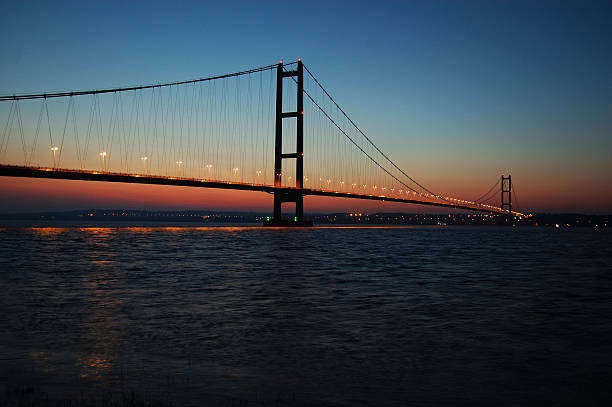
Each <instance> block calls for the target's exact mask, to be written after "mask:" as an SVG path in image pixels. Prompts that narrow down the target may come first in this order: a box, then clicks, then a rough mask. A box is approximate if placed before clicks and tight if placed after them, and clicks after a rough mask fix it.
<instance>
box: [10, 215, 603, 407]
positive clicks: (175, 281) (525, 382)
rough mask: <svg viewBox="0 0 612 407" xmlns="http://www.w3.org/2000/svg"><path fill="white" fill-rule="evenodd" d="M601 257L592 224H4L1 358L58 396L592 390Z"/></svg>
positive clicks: (446, 399) (598, 356)
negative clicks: (555, 226)
mask: <svg viewBox="0 0 612 407" xmlns="http://www.w3.org/2000/svg"><path fill="white" fill-rule="evenodd" d="M611 260H612V245H611V244H610V233H609V232H608V231H602V230H599V231H594V230H592V229H573V230H571V231H569V230H567V231H560V230H554V229H535V228H519V229H510V228H494V227H485V228H476V227H465V228H460V227H456V228H453V227H448V228H439V227H379V228H372V227H368V228H361V227H347V228H337V227H332V228H312V229H290V228H289V229H269V228H252V227H221V228H219V227H159V228H158V227H143V226H137V227H95V228H93V227H92V228H90V227H71V228H61V227H44V228H4V229H0V287H1V288H2V292H3V295H2V296H1V297H0V305H1V307H2V308H1V309H2V310H3V313H2V317H1V319H0V335H1V339H2V340H1V341H0V352H1V357H0V366H2V373H3V375H2V376H3V377H4V378H5V379H6V381H7V383H8V385H7V386H9V388H12V387H10V386H13V387H17V388H19V386H21V385H22V384H23V383H34V384H35V386H36V388H37V389H42V390H41V391H45V392H47V393H49V394H51V395H53V397H57V398H59V399H62V398H66V399H68V398H70V397H72V395H74V394H80V393H79V392H82V391H84V389H86V390H87V391H107V392H117V391H122V390H124V389H136V390H138V391H142V392H145V393H146V394H149V395H150V397H151V398H152V399H157V398H162V399H163V398H164V397H168V398H169V400H171V401H175V403H174V404H175V405H182V404H190V403H191V404H192V405H201V404H202V403H203V402H208V404H210V405H216V404H220V405H228V400H230V401H229V403H230V405H231V402H232V401H231V400H233V399H232V398H236V399H237V400H248V401H250V402H252V403H251V404H254V403H255V402H256V401H266V402H268V401H269V402H275V401H276V400H279V399H280V400H281V403H280V404H282V405H347V406H348V405H351V406H352V405H405V404H406V403H407V402H410V403H411V404H417V405H425V404H427V405H430V404H486V405H490V404H502V405H503V404H507V405H524V404H548V403H555V402H559V403H561V402H564V403H565V402H568V401H569V402H570V404H572V403H571V401H572V400H573V401H576V402H578V401H579V402H580V403H579V404H589V401H598V400H600V398H601V397H607V396H610V390H609V389H607V387H604V386H602V385H601V384H602V383H607V382H609V381H610V380H609V379H611V378H612V377H611V373H610V372H612V346H611V345H610V344H611V343H612V332H611V331H612V319H611V317H610V312H609V310H610V309H612V270H611V267H610V264H611V262H610V261H611ZM7 394H8V393H7ZM11 394H12V393H11ZM5 397H8V396H5ZM228 397H229V398H230V399H228ZM1 400H2V398H0V401H1ZM0 404H1V403H0ZM7 404H10V403H7ZM243 404H244V403H243Z"/></svg>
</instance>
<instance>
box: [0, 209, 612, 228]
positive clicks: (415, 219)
mask: <svg viewBox="0 0 612 407" xmlns="http://www.w3.org/2000/svg"><path fill="white" fill-rule="evenodd" d="M266 216H269V214H267V213H253V212H216V211H202V210H185V211H143V210H130V209H89V210H79V211H64V212H37V213H17V214H0V226H15V225H19V224H24V226H25V225H28V226H31V225H35V224H41V225H45V224H49V223H55V222H66V223H72V222H74V223H78V224H111V223H112V224H128V223H131V224H139V223H144V224H146V225H150V226H160V225H162V226H163V224H172V225H176V224H180V225H185V226H187V225H188V226H237V225H238V226H260V225H261V224H262V223H263V221H264V219H265V218H266ZM307 218H310V219H312V220H313V222H314V224H315V225H316V226H329V225H332V226H333V225H337V226H340V225H346V226H374V225H395V226H402V225H404V226H419V225H422V226H428V225H429V226H485V225H497V226H502V225H510V226H548V227H608V226H609V225H610V219H611V218H612V216H611V215H585V214H534V215H533V216H531V217H529V218H527V219H519V218H516V217H507V216H504V215H496V214H466V213H459V214H456V213H455V214H453V213H451V214H415V213H386V212H377V213H328V214H310V215H308V214H307Z"/></svg>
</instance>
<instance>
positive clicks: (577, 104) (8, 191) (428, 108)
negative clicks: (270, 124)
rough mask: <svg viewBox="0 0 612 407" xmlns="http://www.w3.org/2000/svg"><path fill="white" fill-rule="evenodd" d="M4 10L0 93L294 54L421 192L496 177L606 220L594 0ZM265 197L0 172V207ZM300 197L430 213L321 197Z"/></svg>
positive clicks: (205, 202) (113, 82)
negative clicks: (416, 182) (502, 176)
mask: <svg viewBox="0 0 612 407" xmlns="http://www.w3.org/2000/svg"><path fill="white" fill-rule="evenodd" d="M3 3H4V4H3V6H2V7H3V12H2V14H0V35H1V36H2V38H3V40H2V42H1V45H0V52H1V55H2V57H1V58H0V94H2V95H7V94H13V93H28V92H39V91H47V92H49V91H54V90H83V89H92V88H95V89H99V88H107V87H115V86H129V85H138V84H149V83H159V82H166V81H174V80H183V79H192V78H198V77H203V76H209V75H216V74H224V73H228V72H235V71H239V70H243V69H248V68H253V67H258V66H264V65H268V64H274V63H276V62H278V61H279V60H281V59H283V60H295V59H297V58H301V59H302V60H303V61H304V62H305V64H307V66H308V67H309V68H310V69H311V70H313V71H314V72H315V73H316V75H317V77H318V78H319V79H320V80H321V81H322V82H323V84H324V86H326V88H327V89H328V90H329V91H330V93H331V94H332V95H333V96H334V98H335V99H336V101H338V103H339V104H340V105H342V107H343V108H344V109H345V110H346V111H347V112H348V113H349V114H350V115H351V117H353V118H354V119H355V120H356V121H357V123H358V125H359V126H360V127H361V128H362V129H363V130H364V131H365V132H366V133H367V134H368V135H369V137H370V138H372V139H373V140H374V141H375V142H376V143H377V144H378V145H379V146H380V147H381V148H382V150H384V151H386V152H387V153H388V155H389V156H390V157H391V158H393V159H394V160H395V161H396V162H397V163H398V164H400V166H401V167H402V168H403V169H404V170H405V171H406V172H407V173H408V174H410V175H411V176H414V177H415V178H416V179H418V180H420V181H422V182H423V183H425V184H426V185H428V186H429V187H431V189H433V190H435V191H442V192H443V193H444V194H448V195H450V196H456V197H460V198H464V199H475V198H477V197H478V196H480V195H482V194H483V193H484V192H486V190H487V189H488V188H489V187H490V186H491V185H492V184H493V183H494V182H495V181H496V180H497V179H498V178H499V176H500V174H501V173H506V174H507V173H511V174H512V179H513V182H514V185H515V190H516V193H517V197H518V200H519V205H520V209H521V210H523V211H527V212H529V211H533V212H584V213H612V188H611V186H612V159H611V158H610V157H611V152H612V74H611V73H612V52H611V50H612V25H611V24H610V21H612V20H611V19H612V3H610V2H609V1H608V2H595V1H575V2H565V1H539V2H535V1H524V2H523V1H513V2H510V1H464V2H455V1H405V2H399V1H398V2H391V1H389V2H356V1H351V2H348V1H347V2H341V1H338V2H330V1H327V2H316V1H308V2H306V1H304V2H297V3H295V2H294V3H289V2H255V1H253V2H247V1H244V2H240V1H238V2H201V1H199V2H195V1H194V2H188V1H184V2H170V1H168V2H156V1H147V2H145V1H136V2H121V3H120V2H112V1H107V2H62V1H58V2H33V1H23V2H7V1H5V2H3ZM85 3H86V4H85ZM0 103H2V102H0ZM0 125H2V126H4V123H0ZM270 137H271V138H272V137H273V134H271V135H270ZM305 159H308V157H305ZM271 205H272V199H271V196H270V195H268V194H264V193H258V192H236V191H231V192H228V191H221V190H211V189H195V188H191V189H190V188H184V187H163V186H146V185H141V186H139V185H125V184H110V183H97V182H83V181H64V180H62V181H60V180H38V179H15V178H0V212H2V213H10V212H22V211H45V210H72V209H88V208H124V207H126V208H137V209H214V210H224V209H227V210H234V209H239V210H253V211H266V210H270V211H271ZM305 205H306V212H309V211H317V212H321V211H327V210H329V211H334V210H350V211H353V210H377V211H379V210H380V211H405V212H411V211H418V212H423V211H428V209H427V208H423V207H416V206H409V205H401V204H389V203H368V202H362V201H358V200H342V199H340V200H335V199H333V198H332V199H323V198H312V197H311V198H307V199H306V203H305Z"/></svg>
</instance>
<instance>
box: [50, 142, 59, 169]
mask: <svg viewBox="0 0 612 407" xmlns="http://www.w3.org/2000/svg"><path fill="white" fill-rule="evenodd" d="M57 150H59V147H58V146H53V147H51V152H53V168H55V153H56V151H57Z"/></svg>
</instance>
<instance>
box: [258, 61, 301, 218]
mask: <svg viewBox="0 0 612 407" xmlns="http://www.w3.org/2000/svg"><path fill="white" fill-rule="evenodd" d="M288 77H289V78H290V77H296V82H297V106H296V111H294V112H283V79H284V78H288ZM286 118H295V119H296V143H295V145H296V152H295V153H283V119H286ZM284 159H295V188H293V187H286V189H285V190H282V191H278V190H277V192H274V213H273V216H272V218H267V219H266V220H265V221H264V226H312V221H309V220H306V219H304V193H303V188H304V185H303V184H304V66H303V65H302V61H301V60H299V59H298V61H297V69H296V70H294V71H285V69H284V67H283V63H282V61H281V62H280V63H279V64H278V67H277V70H276V135H275V143H274V186H275V187H282V177H283V160H284ZM283 202H294V203H295V216H294V217H293V218H289V219H283V218H282V204H283Z"/></svg>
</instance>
